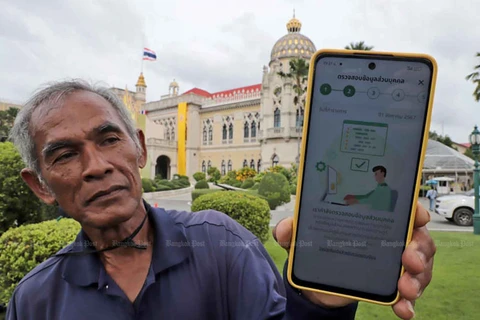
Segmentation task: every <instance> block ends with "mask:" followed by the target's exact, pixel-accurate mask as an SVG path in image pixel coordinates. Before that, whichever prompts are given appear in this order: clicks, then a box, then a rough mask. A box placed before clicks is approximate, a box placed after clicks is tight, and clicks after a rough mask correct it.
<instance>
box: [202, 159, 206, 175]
mask: <svg viewBox="0 0 480 320" xmlns="http://www.w3.org/2000/svg"><path fill="white" fill-rule="evenodd" d="M202 172H203V173H206V172H207V167H206V166H205V160H203V161H202Z"/></svg>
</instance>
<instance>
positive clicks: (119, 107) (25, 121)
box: [10, 80, 141, 184]
mask: <svg viewBox="0 0 480 320" xmlns="http://www.w3.org/2000/svg"><path fill="white" fill-rule="evenodd" d="M77 91H88V92H92V93H95V94H98V95H99V96H101V97H103V98H104V99H105V100H107V101H108V102H109V103H110V104H111V105H112V107H113V108H115V110H116V111H117V112H118V114H119V115H120V118H121V119H122V121H123V123H124V124H125V126H126V128H127V132H128V135H129V136H130V137H131V138H132V139H133V141H134V143H135V146H136V147H137V150H138V151H140V150H141V146H140V141H139V139H138V136H137V133H136V127H135V123H134V121H133V119H132V117H131V115H130V112H129V111H128V110H127V108H126V106H125V105H124V104H123V102H122V101H121V100H120V99H119V98H118V97H117V95H116V94H115V93H114V92H113V91H112V90H111V89H110V88H107V87H103V86H96V85H92V84H89V83H87V82H85V81H83V80H69V81H61V82H54V83H50V84H48V85H47V86H46V88H44V89H41V90H39V91H37V92H36V93H35V94H34V95H33V97H31V98H30V100H28V102H27V103H26V104H25V105H24V106H23V107H22V108H21V109H20V111H19V113H18V114H17V117H16V118H15V122H14V124H13V128H12V130H11V131H10V139H11V141H12V142H13V143H14V145H15V146H16V147H17V149H18V151H19V152H20V155H21V157H22V159H23V161H24V162H25V165H26V166H27V167H28V168H30V169H32V170H33V171H34V172H35V173H36V175H37V177H38V178H39V179H40V181H41V182H43V183H44V181H43V179H42V176H41V170H40V165H39V163H38V158H37V153H36V152H35V142H34V140H33V134H34V133H33V132H32V131H31V129H32V125H31V120H32V114H33V112H34V111H35V110H36V109H37V108H45V107H52V106H56V105H58V104H60V103H62V102H63V100H64V99H65V98H66V97H67V96H68V95H69V94H71V93H74V92H77ZM44 184H45V183H44Z"/></svg>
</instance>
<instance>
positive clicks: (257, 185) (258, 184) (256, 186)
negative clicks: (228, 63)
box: [252, 182, 260, 190]
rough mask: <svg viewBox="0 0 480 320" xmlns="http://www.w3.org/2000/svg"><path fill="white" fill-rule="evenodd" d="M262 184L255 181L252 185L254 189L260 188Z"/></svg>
mask: <svg viewBox="0 0 480 320" xmlns="http://www.w3.org/2000/svg"><path fill="white" fill-rule="evenodd" d="M259 186H260V183H258V182H255V184H254V185H253V187H252V190H258V187H259Z"/></svg>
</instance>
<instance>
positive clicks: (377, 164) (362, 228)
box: [287, 50, 437, 305]
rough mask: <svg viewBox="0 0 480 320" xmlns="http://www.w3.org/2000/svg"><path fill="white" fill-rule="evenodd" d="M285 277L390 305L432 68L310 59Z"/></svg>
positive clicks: (321, 55) (422, 145)
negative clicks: (295, 196)
mask: <svg viewBox="0 0 480 320" xmlns="http://www.w3.org/2000/svg"><path fill="white" fill-rule="evenodd" d="M309 68H310V69H309V79H308V89H307V101H306V106H305V122H304V130H303V139H302V152H301V160H300V165H299V171H298V177H297V181H298V185H297V199H296V208H295V216H294V228H293V237H292V246H291V249H290V253H289V262H288V272H287V277H288V281H289V282H290V284H291V285H292V286H293V287H295V288H297V289H304V290H311V291H317V292H323V293H329V294H333V295H337V296H342V297H347V298H352V299H355V300H359V301H366V302H372V303H376V304H381V305H392V304H394V303H395V302H396V301H397V300H398V298H399V293H398V288H397V283H398V280H399V278H400V276H401V275H402V273H403V267H402V262H401V259H402V254H403V252H404V249H405V247H406V245H408V242H409V241H410V239H411V234H412V230H413V225H414V219H415V211H416V204H417V200H418V193H419V187H420V182H421V168H422V166H423V159H424V156H425V150H426V147H427V142H428V132H429V125H430V119H431V114H432V106H433V96H434V88H435V82H436V76H437V63H436V61H435V60H434V58H432V57H430V56H428V55H423V54H403V53H384V52H372V51H350V50H320V51H318V52H316V53H315V54H314V56H313V57H312V59H311V61H310V67H309Z"/></svg>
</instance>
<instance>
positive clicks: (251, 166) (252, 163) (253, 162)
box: [250, 159, 255, 170]
mask: <svg viewBox="0 0 480 320" xmlns="http://www.w3.org/2000/svg"><path fill="white" fill-rule="evenodd" d="M250 169H253V170H255V160H253V159H252V161H250Z"/></svg>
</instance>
